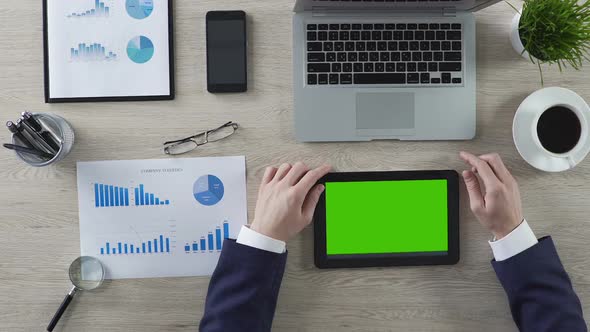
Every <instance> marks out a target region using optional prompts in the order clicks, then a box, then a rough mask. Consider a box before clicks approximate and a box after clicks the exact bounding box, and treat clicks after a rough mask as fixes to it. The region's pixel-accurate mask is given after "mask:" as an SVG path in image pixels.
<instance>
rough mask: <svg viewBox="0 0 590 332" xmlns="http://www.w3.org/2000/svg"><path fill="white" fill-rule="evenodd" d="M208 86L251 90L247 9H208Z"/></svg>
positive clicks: (218, 88) (215, 88) (229, 89)
mask: <svg viewBox="0 0 590 332" xmlns="http://www.w3.org/2000/svg"><path fill="white" fill-rule="evenodd" d="M206 21H207V23H206V24H207V90H208V91H209V92H212V93H215V92H243V91H246V90H247V80H248V79H247V74H246V72H247V68H246V67H247V66H246V63H247V60H246V52H247V42H246V13H245V12H243V11H241V10H236V11H210V12H207V18H206Z"/></svg>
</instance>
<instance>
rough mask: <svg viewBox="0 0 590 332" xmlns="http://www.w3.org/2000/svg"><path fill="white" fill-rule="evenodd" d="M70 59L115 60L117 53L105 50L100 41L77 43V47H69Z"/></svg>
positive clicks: (86, 60)
mask: <svg viewBox="0 0 590 332" xmlns="http://www.w3.org/2000/svg"><path fill="white" fill-rule="evenodd" d="M70 60H71V61H81V62H90V61H115V60H117V54H116V53H114V52H113V51H107V49H106V48H105V46H104V45H102V44H101V43H88V44H86V43H78V45H77V47H72V48H70Z"/></svg>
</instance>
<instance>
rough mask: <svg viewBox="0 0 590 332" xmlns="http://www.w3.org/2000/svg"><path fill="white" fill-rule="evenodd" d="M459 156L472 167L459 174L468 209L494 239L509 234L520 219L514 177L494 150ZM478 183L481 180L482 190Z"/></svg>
mask: <svg viewBox="0 0 590 332" xmlns="http://www.w3.org/2000/svg"><path fill="white" fill-rule="evenodd" d="M459 155H460V156H461V159H463V160H464V161H465V162H466V163H467V164H469V165H470V166H471V169H470V170H466V171H463V174H462V175H463V179H464V180H465V185H466V186H467V192H468V193H469V203H470V207H471V211H473V213H474V214H475V216H476V217H477V219H478V220H479V222H480V223H481V224H482V225H483V226H484V227H486V228H487V229H488V230H489V231H490V232H492V234H494V236H495V237H496V240H499V239H501V238H503V237H505V236H506V235H508V234H510V232H512V230H514V229H515V228H516V227H518V225H520V223H521V222H522V220H523V216H522V204H521V202H520V192H519V191H518V184H517V183H516V180H514V178H513V177H512V175H511V174H510V172H509V171H508V169H506V166H505V165H504V163H503V162H502V159H500V156H499V155H498V154H497V153H492V154H485V155H482V156H479V157H476V156H474V155H473V154H471V153H468V152H461V153H460V154H459ZM480 179H481V181H480ZM480 182H481V183H483V186H484V188H483V190H482V186H481V185H480Z"/></svg>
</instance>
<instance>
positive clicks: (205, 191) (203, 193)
mask: <svg viewBox="0 0 590 332" xmlns="http://www.w3.org/2000/svg"><path fill="white" fill-rule="evenodd" d="M223 192H224V189H223V182H221V180H220V179H219V178H218V177H216V176H215V175H209V174H207V175H203V176H201V177H200V178H198V179H197V181H196V182H195V184H194V185H193V194H194V196H195V199H196V200H197V202H199V203H201V204H203V205H205V206H211V205H215V204H217V203H219V201H221V199H222V198H223Z"/></svg>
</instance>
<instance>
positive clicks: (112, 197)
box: [94, 183, 170, 208]
mask: <svg viewBox="0 0 590 332" xmlns="http://www.w3.org/2000/svg"><path fill="white" fill-rule="evenodd" d="M131 190H132V191H131ZM130 191H131V193H130ZM132 193H133V195H132ZM132 201H133V204H132V203H131V202H132ZM131 205H133V206H150V205H170V200H168V199H161V198H160V197H156V195H155V194H154V193H151V192H147V191H146V190H145V188H144V185H143V184H140V185H139V186H137V187H134V188H126V187H120V186H115V185H110V184H105V183H94V207H96V208H103V207H122V206H131Z"/></svg>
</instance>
